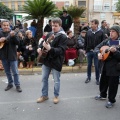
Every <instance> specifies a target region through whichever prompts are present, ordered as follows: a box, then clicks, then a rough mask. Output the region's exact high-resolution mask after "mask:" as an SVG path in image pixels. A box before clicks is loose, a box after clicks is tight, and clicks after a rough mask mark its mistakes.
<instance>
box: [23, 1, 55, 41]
mask: <svg viewBox="0 0 120 120" xmlns="http://www.w3.org/2000/svg"><path fill="white" fill-rule="evenodd" d="M23 10H24V11H25V13H28V14H29V16H27V18H29V19H37V40H38V39H39V38H40V37H41V36H42V34H43V22H44V18H45V17H50V16H52V15H53V14H54V12H56V7H55V4H53V2H52V1H50V0H27V1H26V4H25V5H24V6H23Z"/></svg>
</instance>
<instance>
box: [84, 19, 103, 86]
mask: <svg viewBox="0 0 120 120" xmlns="http://www.w3.org/2000/svg"><path fill="white" fill-rule="evenodd" d="M98 25H99V21H98V20H97V19H93V20H92V21H91V29H89V30H88V31H87V33H86V36H85V44H84V49H85V51H86V53H87V62H88V64H87V79H86V80H85V83H89V82H90V81H91V67H92V61H93V59H94V65H95V76H96V84H97V85H99V67H98V57H97V55H96V54H95V53H94V48H95V47H96V46H97V45H98V44H99V43H101V42H102V41H103V40H104V38H105V36H104V33H103V31H102V30H101V29H100V28H98Z"/></svg>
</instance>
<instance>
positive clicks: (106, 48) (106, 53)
mask: <svg viewBox="0 0 120 120" xmlns="http://www.w3.org/2000/svg"><path fill="white" fill-rule="evenodd" d="M119 46H120V45H117V46H111V47H109V46H102V47H101V48H100V53H101V54H102V59H101V60H102V61H105V60H106V59H107V58H108V57H109V55H110V50H111V48H113V47H119Z"/></svg>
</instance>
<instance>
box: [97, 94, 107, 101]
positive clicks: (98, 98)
mask: <svg viewBox="0 0 120 120" xmlns="http://www.w3.org/2000/svg"><path fill="white" fill-rule="evenodd" d="M95 100H106V98H104V97H101V96H100V95H97V96H95Z"/></svg>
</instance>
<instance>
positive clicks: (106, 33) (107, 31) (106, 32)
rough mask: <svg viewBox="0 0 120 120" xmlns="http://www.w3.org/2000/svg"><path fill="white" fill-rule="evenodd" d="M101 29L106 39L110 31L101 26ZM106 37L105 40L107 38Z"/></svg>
mask: <svg viewBox="0 0 120 120" xmlns="http://www.w3.org/2000/svg"><path fill="white" fill-rule="evenodd" d="M101 29H102V30H103V32H104V34H105V35H107V36H108V37H109V36H110V30H109V29H107V28H105V27H104V26H101ZM107 36H106V38H107Z"/></svg>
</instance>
